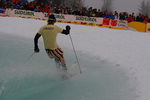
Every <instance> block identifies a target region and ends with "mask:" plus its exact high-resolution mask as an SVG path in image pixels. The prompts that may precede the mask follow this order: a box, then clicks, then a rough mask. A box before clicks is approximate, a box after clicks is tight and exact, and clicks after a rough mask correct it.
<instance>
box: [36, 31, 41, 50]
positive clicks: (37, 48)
mask: <svg viewBox="0 0 150 100" xmlns="http://www.w3.org/2000/svg"><path fill="white" fill-rule="evenodd" d="M40 37H41V35H40V34H38V33H37V34H36V35H35V37H34V52H39V51H40V50H39V47H38V39H39V38H40Z"/></svg>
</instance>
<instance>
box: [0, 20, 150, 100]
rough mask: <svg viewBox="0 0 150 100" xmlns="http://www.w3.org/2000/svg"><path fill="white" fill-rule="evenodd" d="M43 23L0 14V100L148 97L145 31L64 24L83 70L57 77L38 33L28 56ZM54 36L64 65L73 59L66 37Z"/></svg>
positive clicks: (149, 50)
mask: <svg viewBox="0 0 150 100" xmlns="http://www.w3.org/2000/svg"><path fill="white" fill-rule="evenodd" d="M45 24H46V22H45V21H39V20H32V19H23V18H9V17H0V100H149V98H150V85H149V84H150V78H149V76H150V44H149V43H150V34H148V33H139V32H133V31H123V30H112V29H105V28H99V27H90V26H81V25H72V24H70V26H71V37H72V39H73V43H74V46H75V49H76V51H77V54H78V58H79V61H80V64H81V68H82V71H83V73H82V74H78V75H76V76H75V77H72V78H71V79H68V80H61V78H60V77H59V74H58V73H57V71H56V68H55V63H54V62H53V60H50V59H49V58H48V57H47V55H46V53H45V51H44V46H43V40H42V38H41V39H40V41H39V47H40V53H38V54H34V55H33V56H32V57H30V55H31V54H32V53H33V39H34V36H35V34H36V33H37V31H38V30H39V28H40V27H41V26H43V25H45ZM56 25H58V26H60V27H62V28H65V26H66V25H68V24H62V23H56ZM57 40H58V44H59V45H60V46H61V48H62V49H63V50H64V53H65V59H66V62H67V65H68V67H70V66H71V65H72V64H74V63H76V59H75V56H74V52H73V50H72V45H71V42H70V38H69V36H66V35H63V34H60V35H59V36H58V38H57ZM74 71H78V68H75V70H74Z"/></svg>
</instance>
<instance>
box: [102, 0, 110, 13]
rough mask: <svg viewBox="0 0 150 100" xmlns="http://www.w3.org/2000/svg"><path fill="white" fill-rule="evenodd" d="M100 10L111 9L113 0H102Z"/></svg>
mask: <svg viewBox="0 0 150 100" xmlns="http://www.w3.org/2000/svg"><path fill="white" fill-rule="evenodd" d="M102 2H103V5H102V8H101V9H102V11H112V2H113V0H102Z"/></svg>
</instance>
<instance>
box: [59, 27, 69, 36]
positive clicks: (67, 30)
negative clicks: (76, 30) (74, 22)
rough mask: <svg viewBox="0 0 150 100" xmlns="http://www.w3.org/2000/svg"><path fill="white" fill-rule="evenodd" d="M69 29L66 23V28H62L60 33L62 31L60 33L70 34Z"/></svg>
mask: <svg viewBox="0 0 150 100" xmlns="http://www.w3.org/2000/svg"><path fill="white" fill-rule="evenodd" d="M70 29H71V28H70V26H69V25H67V26H66V30H64V29H63V31H62V32H61V33H62V34H65V35H68V34H70Z"/></svg>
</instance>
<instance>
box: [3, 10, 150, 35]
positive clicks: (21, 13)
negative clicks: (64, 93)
mask: <svg viewBox="0 0 150 100" xmlns="http://www.w3.org/2000/svg"><path fill="white" fill-rule="evenodd" d="M54 15H55V17H56V19H57V21H58V22H64V23H73V24H82V25H93V26H100V27H108V28H115V29H123V30H128V29H130V27H129V25H128V23H127V22H126V21H122V20H118V19H115V20H112V19H109V18H99V17H87V16H77V15H67V14H54ZM0 16H9V17H23V18H32V19H40V20H47V19H48V14H47V13H43V12H34V11H29V10H19V9H6V10H5V9H0ZM143 31H144V32H150V23H149V24H147V28H146V29H143Z"/></svg>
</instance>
